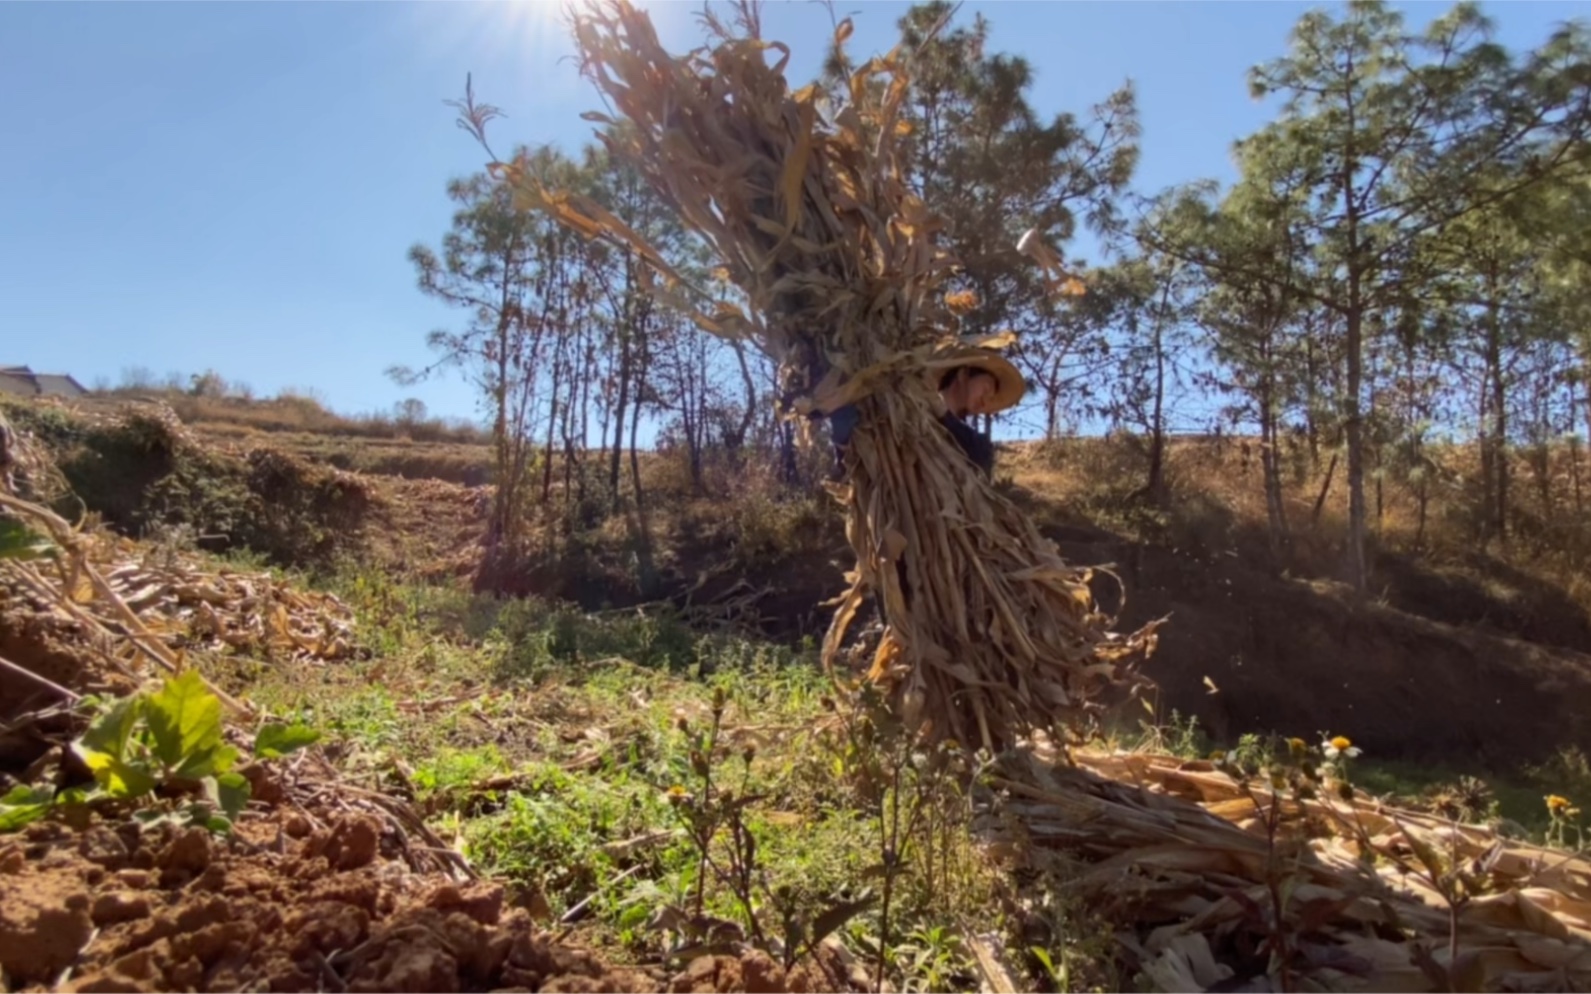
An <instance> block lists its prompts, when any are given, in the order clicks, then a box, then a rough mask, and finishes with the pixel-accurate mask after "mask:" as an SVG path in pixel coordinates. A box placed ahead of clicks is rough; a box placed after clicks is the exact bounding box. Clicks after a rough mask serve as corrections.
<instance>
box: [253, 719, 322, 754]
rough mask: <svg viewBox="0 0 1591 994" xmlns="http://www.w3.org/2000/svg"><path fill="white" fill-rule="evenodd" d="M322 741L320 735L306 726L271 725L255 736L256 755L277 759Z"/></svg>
mask: <svg viewBox="0 0 1591 994" xmlns="http://www.w3.org/2000/svg"><path fill="white" fill-rule="evenodd" d="M319 741H320V733H319V732H317V731H316V730H315V729H313V728H310V727H309V726H308V725H304V724H292V725H278V724H269V725H266V726H265V727H264V728H261V729H260V731H259V734H258V735H256V736H254V755H256V756H258V757H259V758H260V759H277V758H279V757H281V756H285V755H287V754H288V753H290V752H296V751H298V750H299V749H302V748H304V747H305V746H311V745H314V744H315V743H316V742H319Z"/></svg>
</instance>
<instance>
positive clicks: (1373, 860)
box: [983, 753, 1591, 991]
mask: <svg viewBox="0 0 1591 994" xmlns="http://www.w3.org/2000/svg"><path fill="white" fill-rule="evenodd" d="M1075 758H1076V760H1077V767H1076V768H1058V767H1055V766H1052V765H1050V764H1049V763H1047V762H1044V761H1042V760H1040V759H1039V758H1036V757H1035V756H1032V755H1028V756H1023V757H1017V758H1013V759H1012V760H1011V761H1010V764H1009V765H1007V766H1006V767H1005V771H1004V774H1005V775H1004V777H1003V778H1001V779H998V780H997V785H998V786H999V787H1000V788H1002V789H1003V790H1004V792H1005V793H1006V796H1007V798H1008V800H1007V801H1005V802H1004V803H1002V804H1001V805H999V807H998V809H997V811H996V813H995V814H992V815H990V816H989V820H988V822H987V823H986V824H985V825H984V826H983V829H984V831H985V832H986V833H987V837H988V838H990V839H991V840H993V842H994V846H995V848H996V850H997V851H1000V852H1003V853H1004V854H1005V855H1007V856H1009V857H1010V858H1012V859H1013V860H1015V861H1018V862H1019V863H1022V864H1025V865H1026V867H1027V868H1029V869H1039V870H1046V869H1048V870H1055V871H1056V872H1058V873H1060V874H1062V875H1063V876H1064V877H1065V878H1066V879H1067V881H1068V886H1069V888H1072V889H1074V891H1073V892H1074V893H1076V894H1077V895H1078V896H1079V897H1080V898H1081V899H1082V900H1083V901H1085V902H1086V903H1087V904H1088V905H1089V906H1091V907H1092V908H1094V909H1095V910H1097V911H1099V912H1100V913H1102V914H1103V915H1105V916H1106V917H1107V919H1109V920H1111V921H1112V922H1113V923H1114V924H1115V925H1116V926H1117V927H1118V928H1119V929H1120V931H1118V933H1117V934H1118V938H1119V940H1120V942H1121V944H1122V945H1123V947H1124V952H1125V953H1126V954H1127V959H1128V960H1129V961H1130V962H1131V963H1132V965H1134V966H1135V967H1137V968H1140V969H1142V970H1143V971H1144V972H1145V973H1146V974H1147V975H1148V977H1149V978H1150V979H1151V980H1152V981H1153V982H1154V983H1155V985H1156V986H1157V987H1159V988H1160V989H1162V990H1176V991H1188V990H1211V989H1221V990H1248V991H1262V990H1277V989H1288V988H1290V989H1296V990H1343V989H1359V990H1376V991H1425V990H1432V989H1435V990H1474V991H1480V990H1515V991H1518V990H1591V863H1588V862H1587V861H1586V860H1585V859H1583V858H1581V857H1580V856H1579V855H1572V854H1568V853H1564V852H1560V851H1555V850H1549V849H1542V848H1538V847H1535V846H1530V845H1525V844H1522V843H1517V842H1513V841H1509V840H1507V839H1504V838H1501V837H1499V836H1498V835H1497V834H1496V833H1495V832H1493V831H1491V830H1488V829H1484V828H1480V827H1476V826H1469V825H1459V824H1455V823H1453V822H1450V821H1447V820H1445V819H1443V818H1440V817H1436V816H1433V815H1431V814H1427V813H1423V812H1417V811H1410V810H1403V809H1398V808H1395V807H1391V806H1389V805H1386V804H1382V803H1379V802H1377V801H1374V800H1372V799H1371V798H1369V797H1367V796H1365V795H1364V794H1363V793H1361V792H1354V793H1353V797H1352V800H1351V801H1350V800H1345V799H1342V798H1338V797H1329V798H1328V797H1327V796H1325V793H1326V792H1323V793H1322V796H1320V797H1318V798H1306V799H1302V800H1300V799H1299V798H1297V797H1290V796H1288V795H1287V794H1286V792H1283V793H1282V794H1281V795H1280V796H1278V795H1276V794H1274V793H1273V792H1272V790H1271V789H1270V787H1269V786H1268V785H1266V784H1250V785H1249V786H1248V787H1245V786H1244V785H1242V784H1240V783H1239V781H1237V780H1235V779H1233V778H1232V777H1231V776H1228V775H1227V774H1226V773H1224V772H1221V771H1220V770H1218V769H1215V768H1213V767H1212V765H1211V764H1209V763H1185V762H1181V761H1179V760H1176V759H1172V758H1169V757H1158V756H1147V755H1142V754H1130V753H1115V754H1107V755H1099V754H1088V753H1080V754H1078V755H1077V756H1076V757H1075ZM1278 804H1279V805H1281V808H1280V809H1278V810H1277V812H1276V814H1277V815H1278V816H1281V817H1279V818H1278V821H1279V822H1280V823H1282V824H1284V825H1285V828H1286V830H1285V831H1284V832H1282V833H1280V834H1279V835H1278V836H1277V837H1276V838H1277V841H1276V842H1275V843H1274V844H1273V843H1272V842H1271V841H1270V840H1271V838H1272V836H1271V835H1269V834H1268V833H1267V831H1266V830H1265V828H1264V826H1265V825H1266V824H1267V822H1268V820H1269V814H1270V810H1269V809H1270V806H1272V805H1278ZM1433 868H1434V869H1435V871H1438V872H1436V873H1435V874H1434V876H1433V874H1432V869H1433ZM1444 872H1445V873H1447V874H1451V875H1452V877H1451V878H1450V879H1449V880H1448V885H1449V886H1451V885H1452V882H1453V881H1454V880H1457V879H1458V878H1459V877H1460V876H1462V877H1463V878H1464V880H1463V883H1462V886H1461V887H1460V888H1459V890H1462V893H1461V894H1459V896H1460V897H1461V898H1462V906H1461V907H1460V908H1459V909H1458V911H1457V912H1456V913H1455V912H1454V911H1453V910H1452V907H1451V905H1450V903H1449V902H1448V901H1447V899H1446V898H1444V897H1443V896H1442V894H1441V892H1440V891H1438V890H1437V889H1435V888H1434V887H1433V886H1432V885H1431V881H1432V879H1436V880H1441V879H1442V873H1444ZM1454 893H1458V891H1457V890H1455V891H1454ZM1278 907H1280V915H1279V916H1278V914H1277V908H1278ZM1278 922H1280V926H1279V927H1278V924H1277V923H1278Z"/></svg>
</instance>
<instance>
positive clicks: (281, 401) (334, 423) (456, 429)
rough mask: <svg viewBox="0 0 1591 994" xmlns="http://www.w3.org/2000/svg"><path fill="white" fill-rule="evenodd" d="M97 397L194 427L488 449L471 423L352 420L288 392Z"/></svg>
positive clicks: (126, 392)
mask: <svg viewBox="0 0 1591 994" xmlns="http://www.w3.org/2000/svg"><path fill="white" fill-rule="evenodd" d="M97 396H100V397H103V398H106V399H110V400H158V401H162V402H164V403H166V404H168V405H170V407H171V409H172V410H174V411H176V412H177V415H178V416H179V417H181V418H182V420H183V421H185V422H187V423H189V424H224V425H235V426H238V427H243V428H251V429H254V430H256V431H263V432H313V433H315V434H319V435H331V436H343V437H348V438H359V439H395V440H408V441H413V442H449V443H453V444H460V445H469V444H484V442H485V438H486V436H485V433H484V432H483V431H482V430H481V429H480V428H478V427H476V426H475V425H472V424H469V423H467V422H458V421H448V420H443V419H439V418H427V419H419V420H399V419H397V418H394V417H392V416H390V415H386V414H367V415H363V416H359V417H352V416H349V415H345V414H338V413H337V412H335V411H332V410H330V409H328V408H327V407H326V406H325V405H324V404H323V403H321V402H320V401H319V400H318V399H316V398H315V397H312V396H306V395H302V394H296V393H292V392H285V393H283V394H281V395H280V396H277V397H274V398H269V399H258V400H257V399H253V398H247V397H240V396H221V397H217V396H205V395H195V394H192V393H189V392H184V391H180V390H147V389H132V388H128V389H119V390H109V391H105V392H104V393H102V394H99V395H97Z"/></svg>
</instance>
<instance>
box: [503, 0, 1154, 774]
mask: <svg viewBox="0 0 1591 994" xmlns="http://www.w3.org/2000/svg"><path fill="white" fill-rule="evenodd" d="M575 31H576V39H577V43H578V46H579V49H580V54H581V57H582V59H583V64H584V69H585V72H586V74H587V75H588V76H589V77H590V78H591V79H592V80H593V81H594V82H595V83H596V85H597V86H598V88H599V89H600V90H601V91H602V93H603V94H605V95H606V96H607V98H608V99H609V100H610V101H611V102H612V105H613V108H614V110H615V111H616V113H615V115H614V116H612V117H609V116H604V115H601V114H588V115H586V116H587V118H588V119H590V120H593V121H596V122H598V123H599V124H601V125H603V128H602V130H601V131H600V132H599V137H600V139H601V140H602V141H603V143H604V144H605V145H606V146H607V148H608V149H609V151H610V153H611V154H613V155H614V156H615V157H616V158H618V159H619V160H621V161H624V162H627V163H629V164H631V165H633V166H634V167H635V168H636V169H638V170H639V172H640V173H641V174H642V175H643V176H644V177H645V178H646V180H647V181H648V182H649V183H650V185H651V186H652V187H653V188H654V189H655V190H656V191H657V193H658V194H659V195H660V196H661V197H662V198H663V199H664V201H665V202H666V203H667V204H668V205H669V206H670V207H671V208H672V210H673V211H674V212H675V213H677V215H678V216H679V218H680V219H681V220H682V221H683V222H684V223H685V224H687V225H688V226H689V227H691V228H692V229H694V230H695V231H696V232H697V233H699V234H700V235H701V236H703V237H704V238H705V240H706V241H707V242H708V243H709V244H710V246H711V247H712V248H713V249H714V250H715V251H716V254H717V256H718V258H719V260H720V265H721V266H722V268H723V270H724V271H725V272H726V273H727V275H728V278H729V279H730V280H731V281H732V282H733V283H734V284H736V285H737V286H738V287H739V288H740V289H741V290H742V291H743V292H744V293H745V296H746V298H747V303H748V305H749V306H748V307H747V308H746V309H745V310H741V309H739V308H737V307H734V306H732V305H730V304H727V303H721V302H719V303H715V304H714V305H713V308H712V311H711V313H705V312H703V311H701V310H699V309H697V308H696V307H694V306H692V305H690V304H688V303H685V301H684V298H683V296H682V295H681V293H680V287H681V285H682V284H683V282H684V281H682V280H681V279H680V277H679V275H678V274H677V273H675V272H674V271H673V270H672V269H671V268H670V266H669V264H668V262H667V261H666V260H665V259H663V258H662V257H661V256H660V255H659V253H658V252H657V251H655V250H654V249H653V248H652V247H651V246H650V245H648V244H646V243H645V242H644V240H643V239H642V238H641V237H640V236H639V235H637V234H636V233H635V232H634V231H632V230H631V229H630V228H628V227H627V226H626V225H625V224H624V223H623V222H622V221H621V220H620V219H618V218H617V217H615V216H613V215H612V214H611V213H610V212H608V211H607V210H605V209H603V208H602V207H601V206H600V205H598V204H596V203H594V202H592V201H591V200H589V199H587V198H583V197H580V196H577V195H573V194H569V193H565V192H562V191H554V190H549V189H547V188H545V187H544V186H542V185H541V184H540V183H539V181H538V180H537V178H536V177H535V176H534V175H533V174H532V173H531V172H530V170H529V168H528V166H527V164H526V163H525V162H523V161H520V162H516V163H513V164H501V163H498V164H494V170H495V171H496V172H497V174H498V175H500V176H502V177H503V178H504V179H505V180H506V181H507V182H509V183H511V184H513V186H514V188H515V190H516V192H517V193H518V194H519V195H520V203H521V204H522V205H525V206H529V207H533V208H537V209H541V210H545V211H548V212H550V213H551V214H553V215H554V216H556V217H557V218H558V219H559V220H560V221H561V222H562V223H564V224H565V225H567V226H569V227H571V228H573V229H575V230H577V231H580V232H582V233H584V234H585V235H587V236H589V237H593V238H603V239H607V240H610V241H615V242H619V243H622V244H624V245H625V246H626V247H627V248H629V249H630V250H631V251H634V252H636V253H637V254H639V255H640V256H641V257H643V258H645V259H646V260H648V261H649V262H650V264H651V265H652V267H653V269H654V270H655V271H656V272H657V273H659V274H661V276H662V277H663V279H664V281H665V283H666V284H667V285H666V286H665V287H664V288H663V289H662V292H665V293H671V294H672V299H674V300H675V301H676V302H678V303H680V304H681V306H684V307H686V308H687V310H689V312H690V313H691V314H693V316H694V317H695V319H696V321H697V322H698V324H700V325H701V327H703V328H704V329H706V330H707V331H709V332H712V333H715V334H718V335H721V336H725V337H729V338H744V339H749V340H752V341H754V342H755V343H756V344H757V345H758V346H759V347H760V348H762V349H763V350H764V351H765V352H766V353H767V354H768V355H769V356H770V357H771V358H772V359H773V360H774V361H775V362H777V363H778V365H779V369H780V376H781V386H782V388H783V389H784V391H785V398H786V404H787V407H786V409H787V411H789V412H791V413H792V414H794V415H806V414H810V413H813V412H817V413H829V412H832V411H834V410H835V409H837V408H839V407H840V406H842V405H845V404H848V403H853V402H854V403H856V404H857V406H858V410H859V413H860V415H861V420H860V425H859V427H858V428H857V429H856V431H855V434H854V435H853V437H852V442H851V445H850V447H849V452H848V456H847V461H848V470H849V478H848V481H847V483H846V484H845V485H844V486H840V487H838V488H836V494H837V496H838V497H839V499H840V501H841V502H842V504H843V505H844V506H845V508H846V510H847V512H848V514H849V521H848V528H847V533H848V536H849V539H850V544H851V547H852V549H853V550H854V551H855V553H856V557H857V568H856V570H855V572H854V573H853V574H851V575H850V576H849V577H848V579H849V580H850V584H851V586H850V589H849V590H848V591H847V592H846V594H845V595H844V596H843V597H842V598H840V600H839V602H838V605H839V607H838V611H837V612H836V615H835V618H834V621H833V624H832V626H831V628H830V630H829V633H828V636H827V638H826V640H825V642H824V654H825V659H827V660H832V659H833V658H835V655H836V653H837V651H838V649H839V647H840V645H841V643H842V642H843V640H844V637H845V634H846V631H847V628H848V626H849V625H850V623H851V622H852V620H853V619H854V617H855V615H856V613H857V611H858V609H859V608H860V607H861V605H862V604H863V603H864V602H865V600H866V597H867V596H868V594H869V593H873V592H877V593H878V594H879V595H880V596H881V597H882V599H883V603H884V605H885V608H886V613H887V616H888V620H889V626H888V628H887V629H886V632H885V635H884V638H883V640H882V643H881V645H880V647H879V649H878V652H877V655H876V657H875V659H874V662H873V667H872V671H871V674H870V676H871V677H872V678H873V679H874V680H877V681H879V682H881V683H884V684H886V685H888V686H890V687H892V688H893V690H894V692H895V693H896V695H897V697H896V701H897V704H898V705H899V706H900V707H901V710H902V712H903V715H904V716H905V717H906V718H907V719H908V720H920V721H921V722H922V723H923V725H924V727H925V730H926V731H927V732H928V733H929V734H930V735H932V736H934V737H946V736H949V737H954V738H957V739H959V740H961V741H964V742H970V743H984V744H987V745H991V746H1000V745H1009V744H1010V743H1011V742H1012V741H1013V739H1014V738H1015V737H1017V736H1019V735H1021V734H1023V733H1024V732H1026V731H1028V730H1031V729H1046V730H1050V731H1052V732H1053V731H1060V730H1066V729H1077V728H1079V727H1081V726H1082V725H1083V724H1084V719H1085V718H1086V717H1087V715H1088V713H1089V712H1090V711H1091V710H1092V709H1093V707H1094V706H1097V701H1098V698H1099V696H1100V694H1101V693H1102V692H1103V691H1105V690H1107V689H1109V688H1111V687H1115V686H1119V685H1121V684H1122V683H1124V682H1126V681H1127V680H1129V678H1130V676H1131V672H1132V669H1133V665H1134V663H1135V662H1136V661H1137V660H1138V659H1140V658H1141V657H1142V656H1143V655H1145V654H1146V653H1147V652H1148V650H1149V649H1150V648H1151V647H1152V645H1153V641H1154V637H1153V627H1152V626H1151V627H1150V628H1146V629H1145V630H1143V631H1140V632H1138V633H1136V634H1134V635H1131V636H1127V637H1122V636H1118V635H1114V634H1111V633H1110V632H1109V631H1108V629H1109V627H1110V625H1111V623H1112V619H1109V618H1107V617H1105V616H1103V615H1102V614H1101V612H1100V611H1099V610H1098V608H1097V606H1096V604H1095V602H1094V599H1093V597H1092V595H1091V593H1090V591H1089V588H1088V580H1089V578H1090V577H1089V573H1088V571H1086V570H1081V569H1077V568H1074V567H1071V566H1068V565H1067V564H1066V563H1065V562H1064V561H1063V560H1062V559H1061V557H1060V555H1059V553H1058V552H1057V550H1056V548H1055V546H1054V544H1053V543H1051V542H1050V541H1048V540H1047V539H1045V538H1044V537H1043V536H1042V535H1041V534H1040V533H1039V531H1038V529H1037V528H1036V527H1035V526H1034V525H1033V523H1032V522H1031V521H1029V520H1028V519H1027V517H1026V516H1025V515H1023V514H1022V513H1021V512H1020V511H1019V510H1018V509H1017V508H1016V507H1015V506H1014V505H1013V504H1012V503H1011V502H1010V501H1008V500H1006V499H1005V498H1004V497H1002V496H1001V495H999V494H998V493H996V492H995V491H994V490H993V489H992V488H991V487H990V485H989V484H988V483H987V482H985V481H984V480H983V479H982V478H981V477H980V476H979V474H978V473H977V472H976V470H975V469H974V467H973V466H972V465H971V464H970V463H969V462H968V461H967V460H965V459H964V458H963V457H962V455H961V453H960V450H959V449H958V448H957V447H956V445H955V443H954V442H953V441H952V439H951V437H950V435H949V433H948V432H947V431H945V430H944V429H943V427H942V426H941V425H940V424H939V423H938V421H937V414H938V409H937V405H938V398H937V396H936V395H935V394H934V392H933V391H932V390H931V388H930V384H929V381H928V377H927V373H928V372H929V371H930V370H933V369H936V368H943V367H944V366H945V365H947V364H948V361H947V360H946V359H945V358H943V353H942V352H940V351H939V349H940V348H941V347H942V346H943V345H945V344H946V343H947V341H948V340H949V339H951V338H952V334H951V329H952V328H953V327H954V325H955V319H954V316H953V315H952V314H951V313H950V311H949V310H948V309H947V307H946V305H945V303H944V300H943V287H942V283H943V280H944V278H945V277H946V276H947V275H948V274H949V273H950V272H951V271H952V270H953V269H954V268H955V266H956V262H955V260H954V259H953V258H951V257H950V255H949V254H948V253H947V252H946V251H945V250H944V249H943V248H941V247H939V246H938V245H936V244H935V238H934V235H935V232H936V231H937V230H938V228H939V221H938V220H937V219H936V218H935V217H934V215H933V213H932V212H931V210H930V209H929V207H928V206H927V205H926V204H924V203H923V201H922V200H921V198H919V197H917V196H916V195H914V194H913V193H912V192H911V191H910V190H909V189H908V188H907V186H906V184H905V181H904V175H903V170H902V165H901V151H900V145H899V142H900V139H901V138H902V137H903V136H904V135H905V134H906V133H908V129H907V127H906V125H905V123H904V122H903V121H902V120H901V119H900V110H901V106H902V102H903V100H904V99H905V97H906V94H907V88H908V86H909V80H908V78H907V75H906V72H905V67H904V64H903V61H902V58H901V57H900V55H899V53H896V54H892V55H890V56H888V57H885V58H881V59H880V58H875V59H873V60H871V61H870V62H868V63H867V64H866V65H865V66H863V67H862V68H861V69H860V70H858V71H857V72H856V74H855V75H854V76H853V77H852V78H851V79H850V85H849V91H850V92H849V96H850V99H849V102H848V103H847V104H846V105H845V106H844V107H843V109H840V110H839V111H838V113H835V114H833V115H832V119H831V120H830V119H822V118H821V117H820V112H819V93H818V91H817V89H816V88H815V87H812V86H808V87H806V88H803V89H801V90H798V91H795V92H791V91H790V89H789V87H788V86H787V83H786V80H785V77H784V74H783V70H784V67H785V64H786V62H787V60H788V58H789V51H788V49H786V48H785V46H783V45H781V44H778V43H776V42H765V41H763V40H761V39H759V38H756V37H732V36H730V34H729V33H728V32H722V31H721V32H719V40H718V43H717V44H715V45H714V46H713V47H711V48H708V49H704V50H700V51H696V52H693V53H691V54H689V55H686V56H683V57H675V56H672V55H670V54H669V53H668V52H666V51H665V50H664V49H663V47H662V46H661V45H660V44H659V42H658V39H657V35H656V34H655V32H654V31H653V28H652V25H651V23H650V21H649V20H648V18H647V17H646V16H645V15H644V14H641V13H639V12H638V11H636V10H635V9H634V8H633V7H631V6H630V5H629V4H628V3H625V2H622V0H621V2H618V3H614V4H611V5H604V6H603V7H602V8H601V9H600V10H596V11H592V12H589V13H586V14H584V15H582V16H580V17H579V18H577V20H576V26H575ZM846 34H848V30H847V26H846V25H842V26H841V33H840V34H839V35H837V36H836V41H837V42H843V41H844V37H845V35H846ZM771 54H776V55H777V56H778V57H777V59H776V60H775V61H773V63H772V64H771V65H770V64H769V56H770V55H771ZM902 561H903V562H904V570H903V571H902V570H900V569H899V568H898V565H897V564H898V563H900V562H902ZM901 572H904V579H905V585H904V586H903V585H902V583H901Z"/></svg>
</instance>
